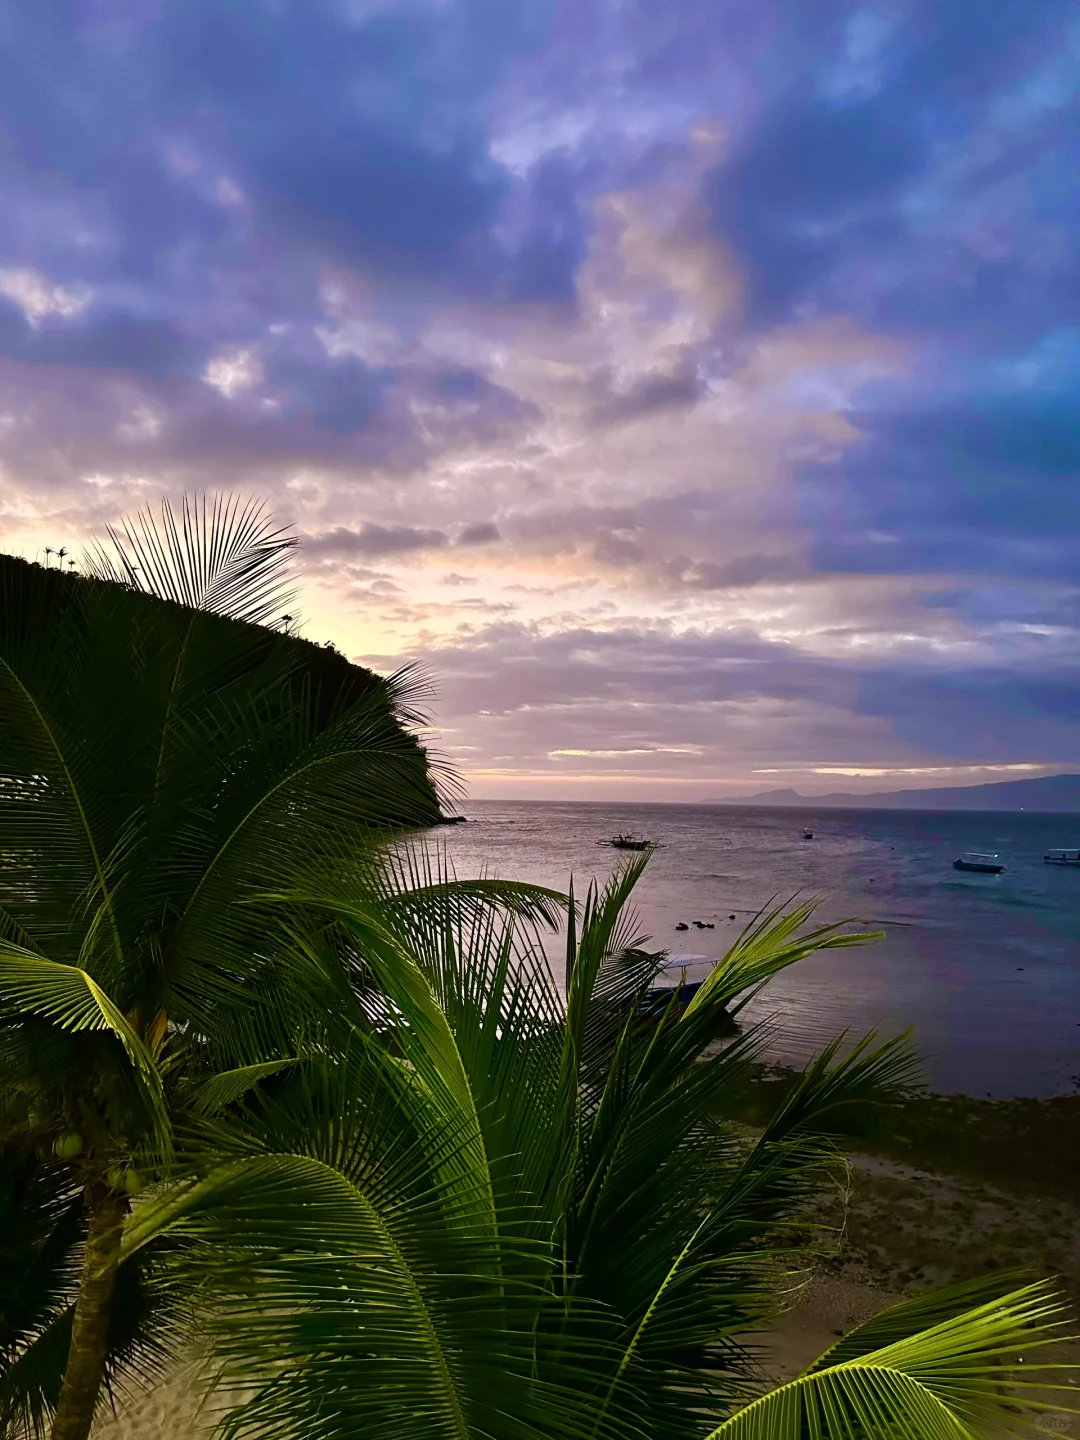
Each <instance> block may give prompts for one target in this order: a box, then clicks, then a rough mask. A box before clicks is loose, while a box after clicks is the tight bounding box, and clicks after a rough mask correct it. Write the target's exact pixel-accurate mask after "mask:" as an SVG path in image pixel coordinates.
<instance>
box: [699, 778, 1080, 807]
mask: <svg viewBox="0 0 1080 1440" xmlns="http://www.w3.org/2000/svg"><path fill="white" fill-rule="evenodd" d="M702 804H705V805H781V806H784V805H786V806H789V807H792V808H795V807H800V808H803V809H805V808H810V809H814V810H821V809H823V808H824V807H826V806H831V807H833V808H836V809H843V810H1036V811H1044V812H1046V813H1058V814H1062V813H1064V814H1080V775H1044V776H1042V777H1041V778H1040V779H1037V780H1000V781H995V782H994V783H993V784H991V785H950V786H947V787H942V788H939V789H932V790H878V791H874V792H872V793H871V794H868V795H853V794H850V793H848V792H845V791H842V790H836V791H833V792H832V793H831V794H829V795H800V794H799V792H798V791H797V790H763V791H762V792H761V794H760V795H739V796H737V797H736V796H730V795H729V796H723V797H719V798H717V799H714V800H705V801H702Z"/></svg>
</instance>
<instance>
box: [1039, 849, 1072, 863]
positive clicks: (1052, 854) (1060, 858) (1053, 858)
mask: <svg viewBox="0 0 1080 1440" xmlns="http://www.w3.org/2000/svg"><path fill="white" fill-rule="evenodd" d="M1043 862H1044V864H1046V865H1080V850H1047V852H1046V854H1045V855H1044V856H1043Z"/></svg>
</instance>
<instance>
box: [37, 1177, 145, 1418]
mask: <svg viewBox="0 0 1080 1440" xmlns="http://www.w3.org/2000/svg"><path fill="white" fill-rule="evenodd" d="M85 1200H86V1206H87V1209H88V1210H89V1212H90V1223H89V1225H88V1227H87V1232H86V1253H85V1255H84V1257H83V1268H82V1278H81V1279H80V1281H79V1294H78V1297H77V1298H76V1300H75V1315H74V1317H73V1320H72V1324H71V1348H70V1350H69V1351H68V1358H67V1365H66V1367H65V1369H64V1380H63V1384H62V1385H61V1386H60V1399H59V1401H58V1402H57V1406H56V1414H55V1415H54V1416H53V1425H52V1436H51V1440H86V1437H87V1436H88V1435H89V1434H90V1426H91V1424H92V1423H93V1419H94V1409H95V1407H96V1405H97V1399H98V1392H99V1391H100V1389H101V1382H102V1379H103V1377H104V1374H105V1354H106V1350H107V1347H108V1339H109V1317H110V1315H111V1314H112V1301H113V1291H114V1290H115V1288H116V1267H117V1265H118V1264H119V1263H120V1239H121V1236H122V1234H123V1230H124V1217H125V1216H126V1215H127V1211H128V1202H127V1198H126V1196H123V1195H116V1194H114V1193H113V1191H111V1190H108V1189H106V1188H105V1187H104V1186H95V1187H93V1188H91V1187H89V1186H88V1187H87V1189H86V1192H85Z"/></svg>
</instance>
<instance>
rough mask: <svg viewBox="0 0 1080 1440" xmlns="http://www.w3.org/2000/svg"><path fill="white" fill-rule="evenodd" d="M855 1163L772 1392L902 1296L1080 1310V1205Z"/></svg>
mask: <svg viewBox="0 0 1080 1440" xmlns="http://www.w3.org/2000/svg"><path fill="white" fill-rule="evenodd" d="M850 1158H851V1164H850V1170H849V1174H848V1182H847V1184H846V1185H842V1186H839V1187H838V1188H837V1189H836V1190H835V1191H832V1192H828V1193H825V1194H823V1195H822V1196H821V1197H820V1198H819V1200H818V1201H817V1202H816V1203H815V1205H814V1208H813V1213H812V1217H811V1218H812V1219H813V1220H814V1221H815V1222H816V1223H818V1224H823V1225H825V1226H826V1227H830V1228H831V1231H832V1233H833V1235H834V1237H835V1239H834V1242H833V1243H831V1244H829V1245H827V1246H826V1247H825V1249H826V1253H825V1254H824V1255H822V1257H821V1258H820V1259H819V1260H818V1261H817V1262H816V1265H815V1267H814V1270H813V1276H812V1279H810V1280H809V1283H808V1284H807V1285H806V1288H805V1290H804V1291H803V1293H802V1295H801V1297H800V1298H799V1301H798V1303H797V1304H796V1305H794V1306H793V1308H792V1309H790V1310H789V1311H788V1312H787V1313H786V1314H784V1315H783V1316H782V1317H781V1319H780V1321H779V1322H778V1324H777V1326H776V1327H775V1329H774V1331H773V1332H772V1333H771V1335H769V1336H767V1337H764V1336H763V1337H756V1342H757V1343H758V1344H759V1345H760V1346H761V1353H762V1367H763V1372H764V1374H765V1376H766V1377H767V1378H768V1379H769V1380H771V1381H772V1382H774V1383H776V1382H782V1381H784V1380H786V1379H789V1378H791V1377H792V1376H794V1375H796V1374H798V1373H799V1371H800V1370H802V1369H803V1368H804V1367H805V1366H806V1365H807V1364H809V1362H810V1361H812V1360H813V1359H815V1358H816V1357H817V1356H818V1355H820V1354H822V1353H823V1352H824V1351H825V1350H827V1349H828V1347H829V1346H830V1345H832V1344H833V1343H834V1342H835V1340H836V1339H837V1337H838V1336H839V1335H841V1334H843V1333H844V1332H845V1331H847V1330H850V1329H851V1328H852V1326H854V1325H858V1324H859V1323H860V1322H862V1321H863V1320H866V1319H867V1318H869V1316H871V1315H872V1314H874V1313H875V1311H878V1310H881V1309H883V1308H884V1307H886V1306H888V1305H890V1304H892V1303H895V1302H896V1301H897V1300H899V1299H902V1298H903V1297H904V1296H907V1295H911V1294H914V1293H916V1292H917V1291H919V1290H920V1289H924V1288H926V1287H928V1286H931V1285H937V1284H946V1283H949V1282H950V1281H954V1280H961V1279H965V1278H968V1277H971V1276H974V1275H978V1274H985V1273H986V1272H987V1271H989V1270H991V1269H996V1270H1006V1269H1007V1270H1012V1269H1026V1270H1030V1271H1031V1272H1032V1273H1033V1275H1035V1276H1048V1275H1056V1276H1059V1277H1060V1279H1061V1281H1062V1283H1063V1286H1064V1288H1065V1289H1066V1290H1067V1291H1068V1292H1069V1294H1070V1295H1071V1296H1072V1298H1073V1302H1074V1304H1076V1303H1077V1302H1080V1206H1078V1205H1077V1204H1076V1203H1074V1202H1072V1201H1070V1200H1068V1199H1065V1198H1060V1197H1056V1196H1052V1195H1038V1194H1020V1193H1018V1192H1017V1191H1015V1190H1008V1189H1003V1188H1001V1187H996V1186H992V1185H988V1184H986V1183H984V1182H983V1181H981V1180H977V1179H971V1178H963V1177H958V1176H955V1175H944V1174H940V1173H935V1172H933V1171H930V1170H924V1169H918V1168H916V1167H914V1166H908V1165H903V1164H899V1163H897V1162H895V1161H891V1160H887V1159H883V1158H880V1157H877V1156H873V1155H863V1154H858V1155H853V1156H852V1157H850ZM1058 1358H1060V1359H1067V1360H1069V1361H1071V1362H1074V1363H1080V1344H1075V1343H1074V1344H1072V1345H1067V1346H1063V1347H1061V1354H1060V1356H1059V1357H1058ZM1047 1398H1048V1399H1049V1398H1052V1397H1049V1396H1048V1397H1047ZM221 1399H222V1397H218V1398H217V1399H214V1400H211V1401H208V1400H207V1392H206V1385H205V1381H204V1379H203V1378H202V1376H201V1375H200V1371H199V1368H198V1366H196V1365H194V1364H192V1365H188V1366H185V1367H182V1368H180V1369H179V1370H178V1371H177V1373H176V1375H175V1376H174V1377H173V1378H172V1379H171V1380H170V1381H169V1382H168V1383H167V1384H165V1385H163V1386H161V1387H159V1388H158V1389H157V1390H155V1391H154V1392H153V1393H152V1394H149V1395H142V1396H137V1397H133V1398H131V1399H130V1401H129V1402H128V1403H126V1404H124V1405H123V1406H121V1407H119V1409H118V1412H117V1413H116V1414H115V1415H106V1416H103V1417H102V1418H101V1420H100V1421H99V1423H98V1424H97V1426H96V1427H95V1430H94V1437H95V1440H163V1437H166V1436H167V1437H168V1440H201V1437H204V1436H206V1435H208V1434H209V1433H210V1431H211V1430H212V1428H213V1422H214V1420H215V1417H216V1416H217V1415H218V1414H220V1404H221ZM1039 1428H1041V1429H1044V1430H1046V1432H1047V1433H1048V1434H1057V1435H1065V1436H1069V1435H1074V1436H1080V1416H1070V1415H1067V1414H1065V1413H1062V1412H1050V1413H1048V1414H1045V1415H1043V1416H1042V1417H1041V1419H1040V1421H1039ZM1001 1433H1002V1434H1004V1433H1005V1432H1001ZM994 1440H997V1437H994Z"/></svg>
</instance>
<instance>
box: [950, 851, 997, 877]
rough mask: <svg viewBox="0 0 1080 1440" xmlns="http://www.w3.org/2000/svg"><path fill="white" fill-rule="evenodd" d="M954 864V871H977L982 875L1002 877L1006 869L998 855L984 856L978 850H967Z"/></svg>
mask: <svg viewBox="0 0 1080 1440" xmlns="http://www.w3.org/2000/svg"><path fill="white" fill-rule="evenodd" d="M952 863H953V869H954V870H975V871H978V872H979V874H981V875H1000V874H1001V872H1002V871H1003V870H1004V869H1005V866H1004V865H1003V864H1002V862H1001V858H1000V857H999V856H998V855H993V854H982V853H981V852H980V851H978V850H965V851H964V853H963V855H960V856H958V857H957V858H956V859H955V860H954V861H953V862H952Z"/></svg>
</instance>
